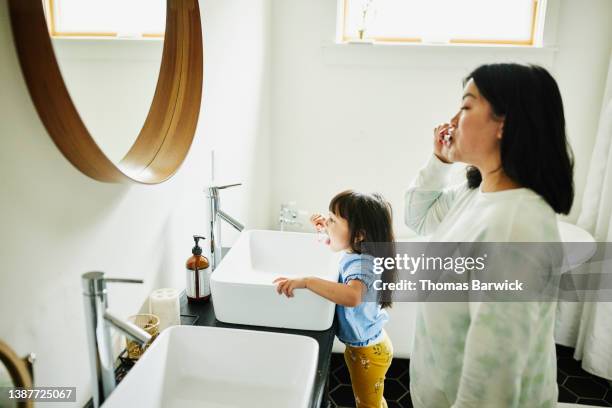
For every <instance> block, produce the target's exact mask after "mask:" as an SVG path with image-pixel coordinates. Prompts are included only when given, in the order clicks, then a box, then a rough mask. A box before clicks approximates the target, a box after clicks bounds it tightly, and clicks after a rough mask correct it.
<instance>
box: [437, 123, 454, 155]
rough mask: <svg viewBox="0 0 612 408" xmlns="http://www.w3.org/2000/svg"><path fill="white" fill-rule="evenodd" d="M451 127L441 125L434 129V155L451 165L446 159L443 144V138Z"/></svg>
mask: <svg viewBox="0 0 612 408" xmlns="http://www.w3.org/2000/svg"><path fill="white" fill-rule="evenodd" d="M450 128H451V125H450V124H449V123H442V124H441V125H438V126H436V127H435V128H434V154H435V155H436V157H437V158H438V159H440V161H442V162H444V163H452V161H451V160H450V159H449V158H448V148H447V147H446V146H445V144H444V137H445V136H446V135H447V134H448V133H449V130H450Z"/></svg>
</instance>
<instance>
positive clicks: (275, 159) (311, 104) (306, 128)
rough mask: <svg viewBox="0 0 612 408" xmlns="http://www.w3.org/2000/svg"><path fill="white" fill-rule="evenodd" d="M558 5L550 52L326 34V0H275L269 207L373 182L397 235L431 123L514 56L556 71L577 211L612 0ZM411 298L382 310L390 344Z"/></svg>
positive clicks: (611, 39) (403, 333) (399, 343)
mask: <svg viewBox="0 0 612 408" xmlns="http://www.w3.org/2000/svg"><path fill="white" fill-rule="evenodd" d="M559 7H560V8H559V9H558V10H557V11H558V14H559V20H558V22H557V27H558V32H557V48H558V49H557V52H554V50H516V49H508V48H503V49H494V48H490V47H462V48H449V47H418V46H417V47H414V46H386V47H385V46H374V47H372V46H368V45H351V46H343V45H333V40H334V36H335V24H336V2H335V1H333V0H311V1H303V0H274V1H273V6H272V15H273V24H274V25H273V30H272V32H273V36H272V60H273V64H272V73H273V78H274V79H273V87H272V89H273V91H272V92H273V98H272V109H273V116H272V128H273V143H272V145H273V149H272V156H271V157H272V175H273V177H272V207H271V210H272V212H273V213H274V214H276V213H277V211H278V206H279V205H280V203H281V202H287V201H292V200H294V201H297V206H298V207H299V208H303V209H306V210H310V211H313V210H319V211H326V210H327V204H328V202H329V200H330V198H331V197H332V196H333V195H334V194H335V193H337V192H339V191H341V190H342V189H346V188H354V189H357V190H364V191H378V192H380V193H382V194H383V195H384V196H385V197H387V198H388V199H389V200H390V201H391V204H392V205H393V208H394V213H395V214H394V215H395V221H394V227H395V231H396V236H398V237H408V236H411V235H412V233H411V231H409V230H408V229H407V227H405V226H404V225H403V215H402V212H403V193H404V191H405V189H406V187H407V186H408V184H409V183H410V181H411V179H412V178H413V177H414V176H415V174H416V172H417V171H418V169H419V168H420V167H421V166H422V165H423V164H424V162H425V160H426V159H427V157H428V156H429V155H430V154H431V149H432V148H431V135H432V129H433V127H434V126H435V125H436V124H438V123H441V122H443V121H448V119H449V118H450V117H451V116H452V115H454V113H455V112H456V110H457V109H458V108H459V102H460V98H461V92H462V87H461V81H462V78H464V77H465V76H466V75H467V74H468V73H469V72H470V71H471V70H472V69H473V68H475V67H476V66H478V65H479V64H481V63H485V62H496V61H517V62H523V63H525V62H532V63H538V64H541V65H544V66H545V67H547V68H549V69H550V70H551V71H552V73H553V75H554V76H555V77H556V78H557V80H558V83H559V86H560V89H561V93H562V96H563V99H564V103H565V114H566V120H567V129H568V136H569V139H570V143H571V145H572V146H573V148H574V151H575V154H576V173H575V182H576V187H577V188H576V192H577V195H576V197H577V199H576V201H575V203H574V207H573V211H572V213H571V215H570V219H571V220H573V219H575V218H576V217H577V215H578V212H579V209H580V205H581V195H582V191H583V188H584V184H585V179H586V172H587V170H588V162H589V158H590V155H591V150H592V147H593V139H594V137H595V132H596V127H597V122H598V118H599V112H600V106H601V101H602V97H603V88H604V83H605V79H606V78H605V76H606V70H607V61H608V58H609V55H610V48H611V44H612V26H611V25H610V24H609V21H610V17H611V16H612V1H609V0H593V1H588V2H584V1H581V0H561V1H560V4H559ZM552 34H553V36H554V34H555V33H554V32H553V33H552ZM412 306H413V305H410V304H398V305H396V306H395V307H394V309H392V310H391V312H390V313H391V322H390V324H389V326H388V330H389V332H390V336H391V338H392V339H393V341H394V345H395V351H396V354H397V355H399V356H408V355H409V352H410V350H411V349H412V344H411V333H412V325H413V315H412V313H413V307H412ZM336 350H339V348H338V347H337V348H336Z"/></svg>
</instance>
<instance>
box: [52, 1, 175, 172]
mask: <svg viewBox="0 0 612 408" xmlns="http://www.w3.org/2000/svg"><path fill="white" fill-rule="evenodd" d="M41 1H43V5H44V7H45V12H46V18H47V25H48V27H49V34H50V36H51V41H52V44H53V49H54V52H55V56H56V58H57V61H58V64H59V68H60V71H61V73H62V77H63V79H64V82H65V83H66V86H67V88H68V91H69V93H70V97H71V99H72V101H73V103H74V105H75V107H76V109H77V111H78V112H79V115H80V117H81V119H82V121H83V122H84V124H85V126H86V127H87V129H88V130H89V133H90V134H91V136H92V137H93V139H94V140H95V142H96V144H98V146H99V147H100V148H101V149H102V151H103V152H104V153H105V154H106V156H107V157H108V158H109V159H110V160H111V161H113V162H114V163H118V162H120V161H121V159H122V158H123V157H124V156H125V155H126V154H127V152H128V151H129V150H130V148H131V147H132V145H133V144H134V142H135V140H136V138H137V137H138V135H139V133H140V131H141V129H142V127H143V124H144V123H145V119H146V118H147V115H148V113H149V109H150V107H151V102H152V100H153V95H154V93H155V89H156V85H157V79H158V77H159V72H160V65H161V58H162V51H163V39H164V31H165V24H166V21H165V20H166V0H128V1H120V0H106V1H103V2H101V1H96V0H41Z"/></svg>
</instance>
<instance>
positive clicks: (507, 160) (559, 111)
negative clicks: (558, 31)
mask: <svg viewBox="0 0 612 408" xmlns="http://www.w3.org/2000/svg"><path fill="white" fill-rule="evenodd" d="M470 79H473V80H474V83H475V84H476V87H477V88H478V90H479V91H480V94H481V95H482V96H483V97H484V98H485V99H486V100H487V101H488V102H489V103H490V104H491V109H492V110H493V113H494V115H495V116H497V117H504V119H505V120H504V127H503V133H502V139H501V163H502V168H503V170H504V172H505V173H506V175H508V176H509V177H510V178H511V179H512V180H514V181H515V182H517V183H519V184H520V185H522V186H523V187H527V188H530V189H531V190H533V191H535V192H536V193H538V194H539V195H540V196H542V197H543V198H544V199H545V200H546V202H547V203H548V204H549V205H550V206H551V207H552V208H553V209H554V210H555V212H557V213H561V214H568V213H569V211H570V209H571V208H572V202H573V201H574V180H573V169H574V160H573V154H572V150H571V147H570V146H569V144H568V142H567V137H566V135H565V116H564V114H563V101H562V100H561V93H560V92H559V88H558V86H557V83H556V81H555V80H554V78H553V77H552V76H551V75H550V74H549V73H548V71H546V69H544V68H542V67H539V66H535V65H529V66H527V65H519V64H490V65H482V66H480V67H478V68H476V69H475V70H474V71H473V72H472V73H471V74H469V75H468V76H467V78H466V79H465V81H464V84H465V83H466V82H467V81H468V80H470ZM467 180H468V186H469V187H470V188H476V187H478V186H479V185H480V183H481V181H482V175H481V174H480V171H479V170H478V169H477V168H475V167H473V166H470V167H468V171H467Z"/></svg>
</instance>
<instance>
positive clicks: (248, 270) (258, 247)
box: [210, 230, 340, 330]
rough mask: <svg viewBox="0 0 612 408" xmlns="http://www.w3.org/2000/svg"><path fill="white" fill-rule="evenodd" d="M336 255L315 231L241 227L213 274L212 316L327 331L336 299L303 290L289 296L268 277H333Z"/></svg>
mask: <svg viewBox="0 0 612 408" xmlns="http://www.w3.org/2000/svg"><path fill="white" fill-rule="evenodd" d="M339 256H340V254H338V253H334V252H332V251H331V250H330V249H329V247H328V246H327V245H325V244H324V243H321V242H318V240H317V236H316V234H308V233H300V232H280V231H267V230H249V231H243V232H242V234H241V235H240V237H239V238H238V240H237V242H236V244H235V245H234V246H233V247H232V249H231V250H230V251H229V252H228V253H227V255H226V256H225V258H223V261H222V262H221V263H220V264H219V266H218V267H217V270H216V271H214V272H213V273H212V275H211V279H210V285H211V292H212V301H213V304H214V307H215V315H216V317H217V319H218V320H220V321H222V322H225V323H235V324H248V325H255V326H268V327H281V328H287V329H302V330H327V329H328V328H330V327H331V325H332V322H333V319H334V312H335V304H334V303H332V302H330V301H328V300H327V299H324V298H322V297H320V296H318V295H316V294H314V293H312V292H310V291H309V290H305V289H298V290H295V291H294V297H292V298H287V297H286V296H285V295H279V294H277V293H276V285H275V284H273V283H272V282H273V281H274V279H276V278H278V277H280V276H285V277H289V278H296V277H304V276H316V277H319V278H322V279H327V280H330V281H333V282H337V281H338V260H339Z"/></svg>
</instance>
